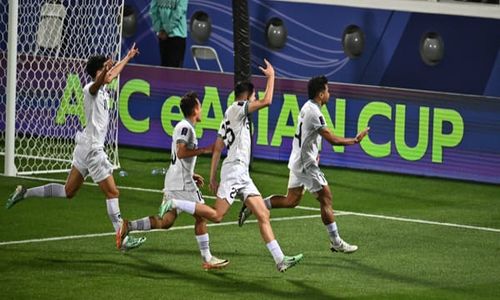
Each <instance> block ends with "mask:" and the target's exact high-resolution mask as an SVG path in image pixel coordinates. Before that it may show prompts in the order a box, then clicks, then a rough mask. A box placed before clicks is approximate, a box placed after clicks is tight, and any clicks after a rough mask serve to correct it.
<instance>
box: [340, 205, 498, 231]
mask: <svg viewBox="0 0 500 300" xmlns="http://www.w3.org/2000/svg"><path fill="white" fill-rule="evenodd" d="M340 212H342V213H344V214H345V215H350V216H359V217H367V218H377V219H384V220H392V221H400V222H410V223H419V224H428V225H439V226H448V227H456V228H464V229H473V230H482V231H491V232H500V229H498V228H491V227H481V226H472V225H462V224H455V223H446V222H436V221H427V220H420V219H411V218H400V217H391V216H384V215H373V214H365V213H357V212H351V211H343V210H337V211H336V213H340Z"/></svg>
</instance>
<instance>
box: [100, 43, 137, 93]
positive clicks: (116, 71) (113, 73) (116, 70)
mask: <svg viewBox="0 0 500 300" xmlns="http://www.w3.org/2000/svg"><path fill="white" fill-rule="evenodd" d="M138 54H139V48H137V47H136V46H135V43H134V44H133V45H132V48H131V49H130V50H129V51H128V53H127V55H126V56H125V57H124V58H123V59H122V60H120V61H119V62H118V63H117V64H115V65H114V66H113V68H111V70H109V71H108V74H107V76H106V80H105V83H110V82H111V81H113V79H115V78H116V77H118V75H120V73H121V72H122V71H123V68H125V66H126V65H127V64H128V62H129V61H130V60H131V59H132V58H134V57H135V56H136V55H138Z"/></svg>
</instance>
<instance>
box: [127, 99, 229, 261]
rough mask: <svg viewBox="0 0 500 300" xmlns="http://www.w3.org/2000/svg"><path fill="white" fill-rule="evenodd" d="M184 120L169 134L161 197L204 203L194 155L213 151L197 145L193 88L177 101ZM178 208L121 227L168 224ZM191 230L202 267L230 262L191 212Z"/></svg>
mask: <svg viewBox="0 0 500 300" xmlns="http://www.w3.org/2000/svg"><path fill="white" fill-rule="evenodd" d="M180 108H181V111H182V113H183V115H184V120H182V121H180V122H179V123H177V125H176V126H175V128H174V134H173V136H172V148H171V149H172V150H171V157H172V158H171V163H170V167H169V168H168V171H167V174H166V175H165V185H164V186H165V188H164V190H163V200H164V201H166V200H169V199H182V200H186V201H191V202H193V203H204V201H203V198H202V196H201V193H200V191H199V189H198V187H201V186H203V184H204V179H203V177H202V176H200V175H198V174H196V173H194V167H195V165H196V157H197V156H198V155H201V154H208V153H212V149H213V145H212V146H210V147H204V148H198V140H197V138H196V133H195V130H194V127H195V126H196V123H198V122H200V121H201V104H200V101H199V99H198V95H196V93H195V92H189V93H187V94H185V95H184V96H183V97H182V99H181V103H180ZM181 212H182V210H181V209H180V208H177V209H173V210H171V211H169V212H167V213H166V214H164V215H163V217H162V218H159V217H157V216H149V217H145V218H141V219H138V220H135V221H130V222H127V220H124V222H123V225H122V227H121V231H122V232H123V233H124V234H126V233H127V232H128V231H129V230H150V229H160V228H163V229H168V228H170V227H171V226H172V225H173V224H174V222H175V220H176V218H177V216H178V214H179V213H181ZM194 218H195V225H194V232H195V235H196V241H197V242H198V247H199V249H200V252H201V256H202V259H203V265H202V267H203V269H206V270H207V269H219V268H223V267H225V266H226V265H228V264H229V261H228V260H225V259H219V258H217V257H215V256H213V255H212V254H211V253H210V246H209V238H208V231H207V222H206V221H205V219H203V218H201V217H198V216H196V215H194Z"/></svg>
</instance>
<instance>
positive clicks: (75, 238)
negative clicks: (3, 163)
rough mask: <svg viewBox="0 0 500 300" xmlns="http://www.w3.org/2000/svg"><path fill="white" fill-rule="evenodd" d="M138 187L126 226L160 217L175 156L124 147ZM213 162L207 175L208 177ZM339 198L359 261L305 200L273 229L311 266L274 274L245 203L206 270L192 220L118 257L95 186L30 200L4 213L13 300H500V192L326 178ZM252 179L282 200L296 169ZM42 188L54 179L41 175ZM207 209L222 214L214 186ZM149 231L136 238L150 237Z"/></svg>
mask: <svg viewBox="0 0 500 300" xmlns="http://www.w3.org/2000/svg"><path fill="white" fill-rule="evenodd" d="M120 161H121V164H122V167H123V168H124V169H125V170H126V171H127V172H128V176H126V177H119V176H118V172H115V179H116V181H117V183H118V185H119V186H120V187H121V189H120V192H121V195H120V206H121V211H122V215H123V216H124V217H126V218H129V219H134V218H139V217H143V216H147V215H150V214H154V213H156V212H157V209H158V206H159V204H160V202H161V192H160V190H161V188H162V186H163V176H153V175H151V169H153V168H155V167H166V166H167V164H168V162H169V155H168V154H166V153H165V152H154V151H147V150H139V149H128V148H121V149H120ZM209 163H210V162H209V158H208V157H201V158H199V160H198V165H197V168H196V171H197V172H198V173H200V174H202V175H203V176H205V178H206V179H207V177H208V171H209ZM323 171H324V173H325V175H326V177H327V179H328V180H329V182H330V186H331V188H332V191H333V197H334V208H335V209H336V210H337V212H338V218H337V223H338V225H339V230H340V233H341V236H342V237H343V238H344V239H345V240H346V241H348V242H350V243H353V244H357V245H358V246H359V250H358V252H356V253H354V254H351V255H345V254H340V253H331V252H330V250H329V242H328V237H327V233H326V230H325V228H324V226H323V225H322V223H321V219H320V217H319V211H318V207H319V206H318V204H317V203H316V201H315V200H314V199H313V198H312V197H311V195H309V194H306V195H305V198H304V199H303V201H302V203H301V204H300V207H298V208H295V209H276V210H272V212H271V217H272V219H273V221H272V225H273V228H274V231H275V234H276V236H277V238H278V241H279V243H280V245H281V247H282V248H283V250H284V252H285V253H286V254H297V253H303V254H304V259H303V260H302V262H301V263H300V264H299V265H298V266H297V267H295V268H292V269H290V270H289V271H287V272H286V273H279V272H277V271H276V268H275V265H274V261H273V260H272V257H271V255H270V254H269V253H268V251H267V249H266V247H265V245H264V243H263V242H262V240H261V238H260V235H259V230H258V227H257V224H256V223H252V222H250V223H248V224H246V225H245V226H244V227H242V228H239V227H238V226H237V225H236V224H235V221H236V219H237V214H238V211H239V209H240V207H241V204H240V203H239V202H236V203H235V204H234V205H233V207H232V208H231V210H230V212H229V213H228V215H227V216H226V218H225V220H224V221H223V222H222V223H220V224H217V226H213V227H210V228H209V233H210V242H211V249H212V253H213V254H214V255H216V256H218V257H222V258H227V259H229V260H230V261H231V263H230V265H229V266H228V267H227V268H226V269H223V270H216V271H208V272H207V271H203V270H202V268H201V258H200V255H199V252H198V249H197V244H196V240H195V238H194V233H193V229H192V226H191V225H192V224H193V219H192V217H191V216H189V215H185V214H183V215H181V216H180V218H179V219H178V220H177V223H176V224H175V225H174V227H173V228H172V229H171V230H168V231H153V232H148V233H144V235H145V236H146V237H147V242H146V244H144V245H143V246H142V247H141V248H139V249H136V250H133V251H130V252H128V253H121V252H119V251H117V250H116V249H115V246H114V236H113V233H112V232H111V231H112V227H111V223H110V222H109V220H108V217H107V214H106V206H105V202H104V197H103V195H102V194H101V192H100V191H99V190H98V188H97V187H96V186H95V185H93V184H90V181H89V184H87V185H85V186H83V187H82V189H81V190H80V192H79V193H78V195H77V196H76V197H75V198H73V199H71V200H65V199H30V200H27V201H25V202H21V203H19V204H18V205H16V206H15V207H13V208H12V209H10V210H6V209H4V208H3V207H2V208H1V209H0V289H1V292H0V293H1V298H2V299H32V298H44V299H45V298H47V299H49V298H50V299H59V298H62V299H73V298H78V299H103V298H107V299H119V298H121V299H160V298H162V299H499V297H500V296H499V295H500V189H499V187H498V186H493V185H483V184H476V183H468V182H461V181H449V180H442V179H435V178H419V177H412V176H403V175H393V174H382V173H373V172H361V171H352V170H346V169H335V168H326V167H325V168H323ZM251 175H252V178H253V179H254V181H255V183H256V184H257V186H258V187H259V189H260V191H261V192H262V194H263V195H269V194H276V193H284V192H286V186H287V182H288V170H287V168H286V164H285V163H275V162H269V161H261V160H256V161H255V162H254V164H253V169H252V172H251ZM41 177H43V178H41ZM48 177H49V178H52V179H54V180H64V178H65V176H64V175H44V176H40V177H38V178H36V179H33V178H9V177H0V197H1V198H3V199H6V198H7V196H8V195H9V194H10V193H11V192H12V191H13V190H14V188H15V186H16V185H17V184H24V185H26V186H28V187H29V186H35V185H40V184H44V183H46V182H47V180H46V179H47V178H48ZM203 192H204V193H205V195H206V196H207V198H206V200H207V202H208V203H209V204H211V203H212V201H213V200H212V198H208V197H209V196H211V194H210V193H209V192H208V190H207V189H206V188H204V189H203ZM139 234H141V233H134V235H139Z"/></svg>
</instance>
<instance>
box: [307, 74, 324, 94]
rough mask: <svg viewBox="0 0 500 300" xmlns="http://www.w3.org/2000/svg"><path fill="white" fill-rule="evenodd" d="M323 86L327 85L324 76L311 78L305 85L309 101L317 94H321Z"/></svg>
mask: <svg viewBox="0 0 500 300" xmlns="http://www.w3.org/2000/svg"><path fill="white" fill-rule="evenodd" d="M325 84H328V79H327V78H326V77H325V75H321V76H316V77H313V78H311V79H310V80H309V82H308V83H307V94H308V96H309V99H314V97H316V96H317V95H318V94H319V93H321V92H323V91H324V90H325V89H326V87H325Z"/></svg>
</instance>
